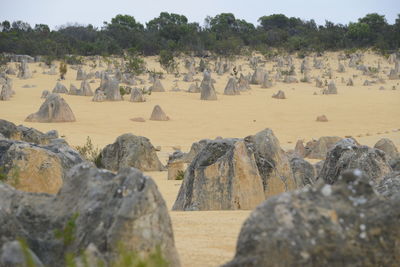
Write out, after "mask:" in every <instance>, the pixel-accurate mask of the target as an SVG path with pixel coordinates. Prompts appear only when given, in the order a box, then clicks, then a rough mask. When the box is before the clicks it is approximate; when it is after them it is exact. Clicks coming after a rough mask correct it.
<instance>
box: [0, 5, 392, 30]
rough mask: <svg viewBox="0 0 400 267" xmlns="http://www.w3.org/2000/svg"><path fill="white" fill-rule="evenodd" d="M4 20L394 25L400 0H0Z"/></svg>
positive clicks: (56, 23) (0, 18) (55, 23)
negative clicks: (281, 20)
mask: <svg viewBox="0 0 400 267" xmlns="http://www.w3.org/2000/svg"><path fill="white" fill-rule="evenodd" d="M0 4H1V9H0V22H1V21H4V20H9V21H11V22H12V21H16V20H22V21H25V22H28V23H29V24H31V26H34V25H35V24H39V23H43V24H47V25H49V26H50V28H51V29H54V28H55V27H56V26H60V25H65V24H67V23H76V22H77V23H79V24H84V25H87V24H92V25H93V26H95V27H101V26H102V25H103V22H104V21H110V20H111V18H113V17H115V16H116V15H118V14H127V15H131V16H133V17H135V19H136V20H137V21H139V22H141V23H143V24H145V23H146V22H148V21H149V20H151V19H153V18H155V17H158V16H159V14H160V12H169V13H177V14H181V15H185V16H186V17H187V18H188V20H189V21H190V22H198V23H200V25H203V24H204V19H205V18H206V16H215V15H217V14H220V13H233V14H234V15H235V17H236V18H238V19H245V20H246V21H248V22H251V23H253V24H254V25H258V23H257V20H258V18H260V17H261V16H265V15H271V14H280V13H281V14H285V15H286V16H288V17H299V18H301V19H305V20H310V19H314V20H315V21H316V23H317V24H318V25H324V24H325V20H329V21H332V22H334V23H341V24H348V23H349V22H356V21H357V19H358V18H360V17H363V16H365V15H366V14H368V13H374V12H376V13H379V14H381V15H385V16H386V19H387V21H388V22H389V23H390V24H393V23H394V21H395V19H396V18H397V14H399V13H400V0H334V1H331V0H329V1H326V0H274V1H270V0H140V1H137V0H108V1H100V0H68V1H65V0H0Z"/></svg>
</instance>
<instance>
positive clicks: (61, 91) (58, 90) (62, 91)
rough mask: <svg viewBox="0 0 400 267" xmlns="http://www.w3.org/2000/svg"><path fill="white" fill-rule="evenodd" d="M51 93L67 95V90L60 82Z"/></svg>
mask: <svg viewBox="0 0 400 267" xmlns="http://www.w3.org/2000/svg"><path fill="white" fill-rule="evenodd" d="M52 92H53V93H57V94H68V89H67V87H65V85H63V84H62V83H60V82H57V84H56V86H55V87H54V88H53V91H52Z"/></svg>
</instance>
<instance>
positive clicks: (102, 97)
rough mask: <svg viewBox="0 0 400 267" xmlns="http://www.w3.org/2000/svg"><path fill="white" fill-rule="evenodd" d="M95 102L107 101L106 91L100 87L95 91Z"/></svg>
mask: <svg viewBox="0 0 400 267" xmlns="http://www.w3.org/2000/svg"><path fill="white" fill-rule="evenodd" d="M92 101H93V102H104V101H106V95H105V94H104V92H103V91H102V90H100V89H97V90H96V91H95V93H94V96H93V99H92Z"/></svg>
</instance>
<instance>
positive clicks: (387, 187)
mask: <svg viewBox="0 0 400 267" xmlns="http://www.w3.org/2000/svg"><path fill="white" fill-rule="evenodd" d="M376 190H377V191H378V192H379V194H381V195H382V196H384V197H385V198H392V197H395V196H399V195H400V172H399V171H394V172H392V173H389V174H388V175H386V176H385V177H383V179H382V181H380V182H379V184H378V185H377V186H376Z"/></svg>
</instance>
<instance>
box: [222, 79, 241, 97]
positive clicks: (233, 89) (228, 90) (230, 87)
mask: <svg viewBox="0 0 400 267" xmlns="http://www.w3.org/2000/svg"><path fill="white" fill-rule="evenodd" d="M224 95H240V92H239V90H238V86H237V82H236V79H235V78H233V77H231V78H229V80H228V83H227V84H226V87H225V90H224Z"/></svg>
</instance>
